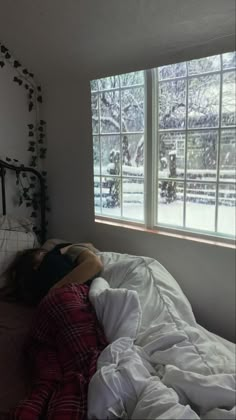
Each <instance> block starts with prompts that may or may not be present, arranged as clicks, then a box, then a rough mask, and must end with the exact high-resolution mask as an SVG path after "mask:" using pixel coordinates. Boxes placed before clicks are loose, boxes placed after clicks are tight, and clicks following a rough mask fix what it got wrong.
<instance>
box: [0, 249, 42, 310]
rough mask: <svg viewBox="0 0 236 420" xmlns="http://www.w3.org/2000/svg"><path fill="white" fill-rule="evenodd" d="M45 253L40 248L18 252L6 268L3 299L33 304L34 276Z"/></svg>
mask: <svg viewBox="0 0 236 420" xmlns="http://www.w3.org/2000/svg"><path fill="white" fill-rule="evenodd" d="M46 253H47V251H45V250H44V249H42V248H32V249H27V250H25V251H22V252H19V253H18V254H17V256H16V258H15V259H14V261H13V262H12V263H11V264H10V266H9V267H8V268H7V270H6V272H5V273H4V276H5V277H6V284H7V285H6V287H5V288H4V289H5V292H6V293H5V297H9V298H10V299H13V300H20V301H23V302H25V303H28V304H33V303H35V302H34V294H33V281H34V274H35V271H37V269H38V267H39V266H40V264H41V262H42V260H43V258H44V256H45V255H46Z"/></svg>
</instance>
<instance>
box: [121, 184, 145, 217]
mask: <svg viewBox="0 0 236 420" xmlns="http://www.w3.org/2000/svg"><path fill="white" fill-rule="evenodd" d="M123 216H124V217H126V218H128V219H134V220H139V221H143V220H144V181H143V179H132V178H123Z"/></svg>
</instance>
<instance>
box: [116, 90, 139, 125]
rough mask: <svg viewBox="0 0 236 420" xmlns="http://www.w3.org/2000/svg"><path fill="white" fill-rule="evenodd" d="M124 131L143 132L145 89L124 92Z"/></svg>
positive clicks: (122, 114) (122, 101)
mask: <svg viewBox="0 0 236 420" xmlns="http://www.w3.org/2000/svg"><path fill="white" fill-rule="evenodd" d="M121 106H122V111H121V116H122V131H131V132H132V131H143V129H144V89H143V88H135V89H127V90H123V91H122V93H121Z"/></svg>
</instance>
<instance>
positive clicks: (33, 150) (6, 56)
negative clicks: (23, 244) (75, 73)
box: [0, 42, 50, 234]
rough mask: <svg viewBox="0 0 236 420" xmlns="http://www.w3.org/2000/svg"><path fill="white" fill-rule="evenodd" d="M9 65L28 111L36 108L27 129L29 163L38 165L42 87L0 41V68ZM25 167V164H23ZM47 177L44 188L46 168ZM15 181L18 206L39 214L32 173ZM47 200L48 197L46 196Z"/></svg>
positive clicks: (43, 132) (43, 135)
mask: <svg viewBox="0 0 236 420" xmlns="http://www.w3.org/2000/svg"><path fill="white" fill-rule="evenodd" d="M6 63H8V64H10V65H11V66H12V67H13V69H15V72H16V76H14V78H13V82H15V83H17V84H18V85H19V86H21V87H23V88H24V89H25V90H26V94H27V100H28V111H29V112H32V111H33V110H34V111H35V121H34V123H30V124H28V125H27V128H28V137H29V140H28V152H29V153H30V159H29V166H30V167H32V168H37V167H38V165H39V163H40V160H44V159H45V158H46V153H47V147H46V145H45V138H46V122H45V121H44V120H42V119H40V118H39V106H40V104H42V102H43V100H42V89H41V86H40V85H38V84H37V83H36V82H35V80H34V74H33V73H31V72H29V71H28V70H27V69H26V68H25V67H24V66H22V64H21V63H20V62H19V61H18V60H16V59H15V58H14V57H13V55H12V53H10V52H9V50H8V48H6V47H5V45H3V44H2V43H1V42H0V68H3V67H4V66H5V64H6ZM6 161H7V162H11V163H13V164H15V165H17V164H19V162H18V160H17V159H11V158H9V157H6ZM21 166H22V165H21ZM40 173H41V175H42V176H43V178H44V182H45V187H46V188H47V185H46V177H47V172H46V171H40ZM16 184H17V186H18V188H19V205H22V204H23V203H25V204H26V207H30V208H31V209H32V213H31V217H32V218H37V217H38V210H39V207H40V206H39V203H40V195H39V193H38V189H37V187H38V185H37V182H36V177H35V176H29V175H28V174H27V173H26V172H21V173H20V174H18V175H17V177H16ZM46 200H47V201H48V197H46ZM46 210H47V211H49V210H50V209H49V207H48V206H46ZM34 230H35V232H36V234H40V229H38V228H37V227H35V229H34Z"/></svg>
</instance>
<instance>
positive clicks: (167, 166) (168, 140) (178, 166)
mask: <svg viewBox="0 0 236 420" xmlns="http://www.w3.org/2000/svg"><path fill="white" fill-rule="evenodd" d="M184 150H185V133H177V132H173V133H169V132H168V133H160V134H159V171H158V176H159V178H167V177H171V178H183V177H184V153H185V152H184Z"/></svg>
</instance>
